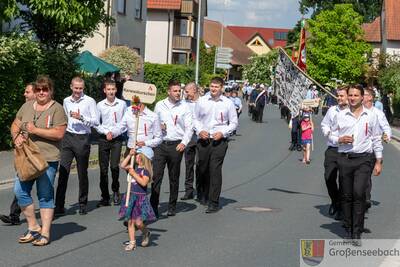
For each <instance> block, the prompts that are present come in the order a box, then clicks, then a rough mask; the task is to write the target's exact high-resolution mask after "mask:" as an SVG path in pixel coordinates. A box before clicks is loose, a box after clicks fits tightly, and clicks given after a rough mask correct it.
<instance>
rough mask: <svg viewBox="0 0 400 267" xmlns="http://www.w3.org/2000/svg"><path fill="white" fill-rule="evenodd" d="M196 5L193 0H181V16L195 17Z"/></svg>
mask: <svg viewBox="0 0 400 267" xmlns="http://www.w3.org/2000/svg"><path fill="white" fill-rule="evenodd" d="M197 11H198V4H197V3H195V2H194V0H182V5H181V15H183V16H195V17H197Z"/></svg>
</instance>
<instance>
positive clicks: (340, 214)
mask: <svg viewBox="0 0 400 267" xmlns="http://www.w3.org/2000/svg"><path fill="white" fill-rule="evenodd" d="M335 220H336V221H341V220H343V212H342V211H341V210H337V211H336V215H335Z"/></svg>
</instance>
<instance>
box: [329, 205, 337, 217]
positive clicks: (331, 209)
mask: <svg viewBox="0 0 400 267" xmlns="http://www.w3.org/2000/svg"><path fill="white" fill-rule="evenodd" d="M336 212H337V207H336V205H335V204H333V203H332V204H331V205H330V206H329V211H328V213H329V215H331V216H333V215H335V213H336Z"/></svg>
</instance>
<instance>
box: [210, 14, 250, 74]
mask: <svg viewBox="0 0 400 267" xmlns="http://www.w3.org/2000/svg"><path fill="white" fill-rule="evenodd" d="M203 38H204V42H205V43H206V45H207V46H208V47H211V46H216V47H219V46H221V41H222V46H223V47H229V48H232V49H233V52H232V60H231V63H230V64H231V65H232V66H233V67H232V69H231V70H230V73H229V76H230V77H229V79H240V78H241V66H243V65H246V64H249V63H250V60H249V58H250V57H251V56H253V55H254V53H253V51H252V50H251V49H250V48H248V47H247V46H246V44H245V43H244V42H242V40H240V39H239V38H238V37H237V36H236V35H235V34H233V33H232V32H231V31H230V30H229V29H228V28H227V27H225V26H224V25H223V24H221V23H220V22H218V21H213V20H208V19H206V20H204V36H203Z"/></svg>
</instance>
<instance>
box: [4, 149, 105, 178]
mask: <svg viewBox="0 0 400 267" xmlns="http://www.w3.org/2000/svg"><path fill="white" fill-rule="evenodd" d="M97 148H98V146H97V145H91V148H90V157H89V166H90V165H92V164H98V149H97ZM72 164H73V165H72V168H71V169H74V168H75V164H74V162H73V163H72ZM14 176H15V170H14V151H13V150H8V151H0V185H2V184H8V183H12V182H13V180H14Z"/></svg>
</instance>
